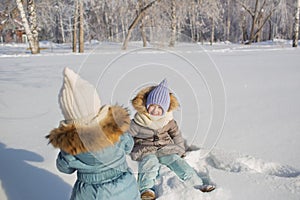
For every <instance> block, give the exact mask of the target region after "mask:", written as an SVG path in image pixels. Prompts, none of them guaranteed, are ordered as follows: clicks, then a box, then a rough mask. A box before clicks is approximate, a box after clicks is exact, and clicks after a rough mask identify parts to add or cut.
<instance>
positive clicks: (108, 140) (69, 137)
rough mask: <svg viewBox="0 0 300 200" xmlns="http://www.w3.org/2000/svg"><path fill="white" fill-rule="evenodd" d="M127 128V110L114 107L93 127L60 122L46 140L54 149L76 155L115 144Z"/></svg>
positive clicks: (128, 119)
mask: <svg viewBox="0 0 300 200" xmlns="http://www.w3.org/2000/svg"><path fill="white" fill-rule="evenodd" d="M99 112H101V109H100V110H99ZM129 126H130V117H129V113H128V109H127V108H123V107H121V106H118V105H115V106H110V107H109V108H108V112H107V114H106V116H105V117H104V118H103V119H102V120H101V121H99V122H97V123H94V125H93V124H89V125H85V124H78V123H76V122H74V121H73V122H67V123H66V121H62V123H60V126H59V127H58V128H55V129H53V130H52V131H51V132H50V134H49V135H47V136H46V138H47V139H49V143H51V144H52V145H53V146H54V147H55V148H59V149H61V150H63V151H65V152H67V153H69V154H71V155H76V154H79V153H85V152H89V151H98V150H101V149H103V148H105V147H107V146H111V145H113V144H115V143H116V142H118V141H119V139H120V136H121V135H122V134H123V133H124V132H126V131H127V130H128V129H129ZM103 133H104V134H103Z"/></svg>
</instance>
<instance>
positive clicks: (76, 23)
mask: <svg viewBox="0 0 300 200" xmlns="http://www.w3.org/2000/svg"><path fill="white" fill-rule="evenodd" d="M74 3H75V10H74V19H73V52H74V53H75V52H77V26H78V0H75V1H74Z"/></svg>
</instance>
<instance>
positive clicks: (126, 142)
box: [120, 133, 134, 154]
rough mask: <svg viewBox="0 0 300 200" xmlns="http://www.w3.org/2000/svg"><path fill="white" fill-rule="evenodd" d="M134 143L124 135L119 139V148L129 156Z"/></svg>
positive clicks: (128, 135) (128, 136)
mask: <svg viewBox="0 0 300 200" xmlns="http://www.w3.org/2000/svg"><path fill="white" fill-rule="evenodd" d="M133 145H134V141H133V138H132V136H131V135H130V134H129V133H124V134H123V135H122V136H121V138H120V147H121V148H122V149H124V151H125V153H126V154H129V153H130V152H131V150H132V148H133Z"/></svg>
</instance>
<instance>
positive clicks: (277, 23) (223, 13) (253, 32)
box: [0, 0, 300, 53]
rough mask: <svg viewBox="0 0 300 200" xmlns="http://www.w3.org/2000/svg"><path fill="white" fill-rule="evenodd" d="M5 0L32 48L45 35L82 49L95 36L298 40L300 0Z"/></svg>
mask: <svg viewBox="0 0 300 200" xmlns="http://www.w3.org/2000/svg"><path fill="white" fill-rule="evenodd" d="M3 1H4V3H3V4H2V5H0V12H1V13H2V15H3V13H7V16H9V15H10V13H11V12H13V11H15V10H16V9H18V11H19V16H18V17H20V18H22V23H23V25H24V28H25V31H26V35H27V37H28V40H29V44H30V46H31V49H32V50H34V49H36V48H34V46H36V45H37V44H36V41H39V40H49V41H53V42H56V43H73V51H77V48H76V47H77V44H79V45H78V46H79V52H83V51H84V49H83V48H84V45H83V43H84V42H86V41H92V40H98V41H113V42H122V43H123V49H126V48H127V45H128V42H129V41H143V46H146V45H147V43H148V42H150V43H158V44H161V45H169V46H174V45H176V42H180V41H188V42H210V43H211V44H213V43H214V42H218V41H229V42H232V43H243V44H251V43H253V42H259V41H265V40H273V39H274V38H278V39H290V40H293V46H297V45H298V35H299V9H300V0H186V1H182V0H13V1H11V0H3ZM2 15H1V16H2ZM30 40H31V41H33V42H30ZM37 49H38V48H37ZM36 53H38V50H36Z"/></svg>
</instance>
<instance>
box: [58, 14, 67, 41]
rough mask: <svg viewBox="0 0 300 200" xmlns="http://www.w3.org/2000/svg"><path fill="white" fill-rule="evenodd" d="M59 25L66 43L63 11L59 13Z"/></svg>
mask: <svg viewBox="0 0 300 200" xmlns="http://www.w3.org/2000/svg"><path fill="white" fill-rule="evenodd" d="M59 25H60V31H61V38H62V42H63V43H65V42H66V39H65V30H64V24H63V18H62V13H61V12H60V13H59Z"/></svg>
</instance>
